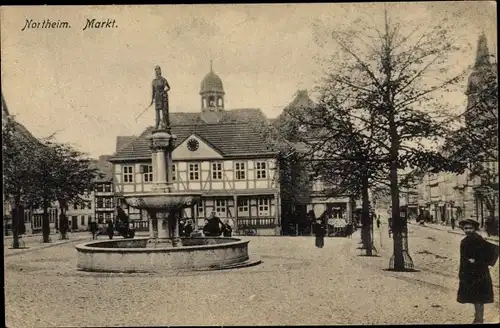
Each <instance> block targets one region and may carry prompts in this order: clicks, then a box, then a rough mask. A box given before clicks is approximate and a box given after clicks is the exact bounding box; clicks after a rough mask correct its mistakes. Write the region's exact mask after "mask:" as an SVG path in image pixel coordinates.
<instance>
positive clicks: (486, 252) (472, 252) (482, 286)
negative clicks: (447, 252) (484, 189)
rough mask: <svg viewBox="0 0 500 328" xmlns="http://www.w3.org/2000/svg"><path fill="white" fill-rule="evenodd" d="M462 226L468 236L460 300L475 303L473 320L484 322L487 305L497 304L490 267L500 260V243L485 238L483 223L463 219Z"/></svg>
mask: <svg viewBox="0 0 500 328" xmlns="http://www.w3.org/2000/svg"><path fill="white" fill-rule="evenodd" d="M459 226H460V228H462V229H463V231H464V232H465V235H466V237H465V238H464V239H462V242H461V243H460V269H459V274H458V275H459V279H460V282H459V287H458V293H457V301H458V302H459V303H462V304H474V310H475V315H474V321H473V323H483V322H484V304H489V303H493V285H492V282H491V276H490V270H489V266H494V265H495V263H496V261H497V259H498V246H496V245H493V244H491V243H489V242H487V241H486V240H484V239H483V237H481V236H480V235H479V234H478V233H477V230H478V229H479V222H477V221H476V220H474V219H466V220H462V221H460V223H459Z"/></svg>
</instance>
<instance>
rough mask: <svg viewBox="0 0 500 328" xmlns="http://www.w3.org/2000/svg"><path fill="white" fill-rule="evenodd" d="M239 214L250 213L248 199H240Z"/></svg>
mask: <svg viewBox="0 0 500 328" xmlns="http://www.w3.org/2000/svg"><path fill="white" fill-rule="evenodd" d="M238 213H248V199H238Z"/></svg>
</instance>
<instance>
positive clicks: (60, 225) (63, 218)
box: [56, 200, 68, 239]
mask: <svg viewBox="0 0 500 328" xmlns="http://www.w3.org/2000/svg"><path fill="white" fill-rule="evenodd" d="M58 202H59V208H60V209H61V213H60V214H59V216H58V217H57V219H56V221H57V222H58V224H57V227H58V228H59V233H60V234H61V239H66V234H67V232H68V231H67V227H66V225H65V223H66V222H67V221H66V209H67V206H68V203H67V202H66V201H65V200H58Z"/></svg>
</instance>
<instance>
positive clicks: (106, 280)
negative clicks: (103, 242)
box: [5, 226, 498, 328]
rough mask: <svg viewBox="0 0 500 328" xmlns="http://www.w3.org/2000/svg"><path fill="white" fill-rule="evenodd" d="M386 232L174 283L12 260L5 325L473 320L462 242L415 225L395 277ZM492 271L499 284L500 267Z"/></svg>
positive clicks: (272, 248)
mask: <svg viewBox="0 0 500 328" xmlns="http://www.w3.org/2000/svg"><path fill="white" fill-rule="evenodd" d="M385 228H386V226H382V231H383V232H384V233H383V234H382V239H380V238H378V239H377V240H376V245H378V246H377V249H378V250H379V254H380V256H379V257H371V258H368V257H363V256H358V255H359V254H360V253H361V250H358V249H357V247H358V243H359V232H357V233H356V234H355V235H354V236H353V238H352V239H348V238H327V239H326V244H325V248H323V249H318V248H315V247H314V239H313V238H311V237H248V239H250V240H251V242H250V250H251V251H252V252H254V253H255V254H258V255H259V256H260V257H261V259H262V260H263V263H262V264H261V265H258V266H255V267H250V268H244V269H237V270H229V271H217V272H197V273H189V274H187V273H183V274H179V275H175V276H172V275H168V274H165V275H153V274H98V273H85V272H80V271H77V270H76V252H75V250H74V244H75V243H70V244H64V245H60V246H56V247H51V248H47V249H42V250H38V251H32V252H29V253H24V254H18V255H16V256H9V257H7V258H5V270H6V273H5V289H6V316H7V325H8V326H9V327H16V328H17V327H33V326H37V327H41V326H43V327H54V326H125V325H127V326H134V325H138V326H144V325H181V324H187V325H201V324H206V325H207V324H208V325H272V324H276V325H278V324H279V325H284V324H290V325H292V324H295V325H301V324H316V325H322V324H405V323H406V324H411V323H413V324H417V323H428V324H439V323H470V322H472V317H473V309H472V308H471V306H469V305H461V304H458V303H457V302H456V301H455V298H456V285H457V282H458V281H457V279H456V276H457V271H456V269H457V263H458V262H457V253H458V246H457V245H458V243H459V242H460V239H461V236H458V235H454V234H449V233H446V232H442V231H436V230H431V229H426V228H419V227H411V228H410V229H411V238H412V239H411V241H410V248H411V250H412V256H413V258H414V260H415V263H416V267H417V269H420V270H421V271H420V272H415V273H396V272H387V271H385V270H384V269H386V268H387V266H388V256H389V255H390V252H389V251H388V250H389V249H390V242H392V240H390V239H388V238H385V237H384V235H385V236H386V234H385V232H386V229H385ZM377 233H378V234H377ZM377 233H376V235H378V236H381V234H380V233H379V232H378V231H377ZM386 237H387V236H386ZM380 241H382V247H380ZM377 243H378V244H377ZM424 251H428V252H429V253H432V254H429V253H426V252H424ZM421 252H422V253H421ZM493 271H494V272H495V274H494V277H496V279H497V281H498V264H497V266H496V267H495V269H494V270H493ZM494 279H495V278H494ZM495 297H496V299H497V300H498V284H497V286H496V289H495ZM495 306H496V307H497V308H496V309H498V301H497V303H496V304H495V305H493V304H490V305H487V306H486V319H487V320H489V321H491V320H497V321H498V318H497V317H496V316H497V313H498V312H497V311H495ZM495 315H496V316H495Z"/></svg>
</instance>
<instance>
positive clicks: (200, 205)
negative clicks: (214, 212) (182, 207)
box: [198, 204, 203, 215]
mask: <svg viewBox="0 0 500 328" xmlns="http://www.w3.org/2000/svg"><path fill="white" fill-rule="evenodd" d="M198 215H203V204H198Z"/></svg>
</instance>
